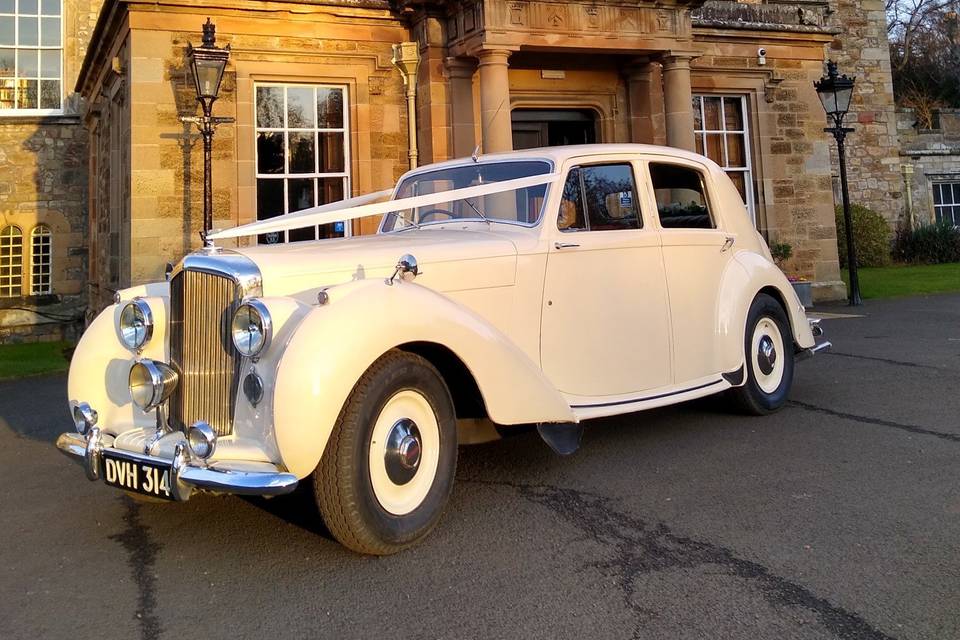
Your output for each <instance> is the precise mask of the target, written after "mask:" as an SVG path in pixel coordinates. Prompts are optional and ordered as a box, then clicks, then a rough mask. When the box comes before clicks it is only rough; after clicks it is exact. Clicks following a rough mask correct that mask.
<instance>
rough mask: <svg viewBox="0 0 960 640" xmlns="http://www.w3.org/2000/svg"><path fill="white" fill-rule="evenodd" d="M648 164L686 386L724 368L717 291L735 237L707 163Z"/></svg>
mask: <svg viewBox="0 0 960 640" xmlns="http://www.w3.org/2000/svg"><path fill="white" fill-rule="evenodd" d="M646 166H647V169H648V176H647V179H646V180H645V181H644V182H645V184H646V186H647V188H648V197H649V198H652V200H653V202H654V203H655V206H656V216H657V224H658V225H659V227H660V238H661V243H662V247H663V249H662V250H663V262H664V267H665V269H666V274H667V288H668V290H669V292H670V318H671V330H672V335H673V367H674V381H675V382H676V384H678V385H682V384H684V383H689V382H693V381H699V380H701V379H702V378H704V377H706V376H710V375H716V374H717V373H722V372H720V371H718V369H719V366H720V365H719V353H720V352H719V345H720V340H721V336H720V335H719V333H718V323H717V317H718V309H719V305H720V303H721V301H720V300H719V297H718V296H719V291H720V283H721V281H722V278H723V274H724V271H725V270H726V269H727V267H728V265H729V263H730V260H731V258H732V256H733V251H732V248H733V245H734V242H735V241H736V237H735V235H733V234H731V233H729V232H728V231H725V230H724V229H723V228H722V221H721V220H720V217H719V216H718V215H717V212H716V211H715V209H714V206H713V205H712V201H711V198H710V190H709V189H710V184H711V183H710V180H709V174H708V172H707V171H706V169H705V167H702V166H700V165H698V164H696V163H692V162H688V161H682V160H672V159H671V160H669V161H659V160H656V161H650V162H649V163H647V165H646Z"/></svg>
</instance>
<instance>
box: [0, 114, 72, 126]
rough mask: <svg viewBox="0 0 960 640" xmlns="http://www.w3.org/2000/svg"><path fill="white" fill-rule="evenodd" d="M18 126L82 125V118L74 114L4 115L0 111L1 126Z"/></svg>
mask: <svg viewBox="0 0 960 640" xmlns="http://www.w3.org/2000/svg"><path fill="white" fill-rule="evenodd" d="M11 124H12V125H16V124H70V125H77V124H80V116H79V115H78V114H72V113H4V112H3V111H0V126H3V125H11Z"/></svg>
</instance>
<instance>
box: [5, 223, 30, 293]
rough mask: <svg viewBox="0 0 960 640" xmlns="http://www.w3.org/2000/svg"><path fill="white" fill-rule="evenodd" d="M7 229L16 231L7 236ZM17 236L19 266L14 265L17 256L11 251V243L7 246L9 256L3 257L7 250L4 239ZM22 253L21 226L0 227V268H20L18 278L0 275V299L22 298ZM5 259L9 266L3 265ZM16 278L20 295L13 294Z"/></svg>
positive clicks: (23, 248) (7, 225)
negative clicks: (18, 240)
mask: <svg viewBox="0 0 960 640" xmlns="http://www.w3.org/2000/svg"><path fill="white" fill-rule="evenodd" d="M7 229H14V230H15V231H16V233H15V234H13V235H10V236H7V235H6V233H5V232H6V231H7ZM17 236H19V238H20V254H19V258H20V264H19V265H16V264H15V262H16V260H17V257H18V256H17V254H16V253H15V252H14V251H13V242H12V241H11V243H10V245H9V246H10V255H9V256H5V255H3V254H4V250H5V249H6V248H7V247H6V243H5V239H6V238H8V237H9V238H14V237H17ZM24 251H25V247H24V240H23V228H22V227H21V226H19V225H16V224H6V225H3V226H0V266H8V267H10V268H11V269H12V268H13V267H14V266H19V267H20V274H19V276H12V275H11V276H4V275H0V298H20V297H22V296H23V295H24V292H23V266H24ZM7 259H9V261H10V264H9V265H5V264H3V262H4V261H5V260H7ZM18 278H19V289H20V293H14V292H13V291H14V289H15V288H17V286H18V282H17V279H18Z"/></svg>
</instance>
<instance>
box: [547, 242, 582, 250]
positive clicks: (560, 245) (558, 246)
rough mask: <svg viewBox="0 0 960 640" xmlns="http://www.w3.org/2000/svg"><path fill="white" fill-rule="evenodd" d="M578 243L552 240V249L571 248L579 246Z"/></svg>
mask: <svg viewBox="0 0 960 640" xmlns="http://www.w3.org/2000/svg"><path fill="white" fill-rule="evenodd" d="M579 246H580V245H578V244H576V243H574V242H554V243H553V248H554V249H573V248H574V247H579Z"/></svg>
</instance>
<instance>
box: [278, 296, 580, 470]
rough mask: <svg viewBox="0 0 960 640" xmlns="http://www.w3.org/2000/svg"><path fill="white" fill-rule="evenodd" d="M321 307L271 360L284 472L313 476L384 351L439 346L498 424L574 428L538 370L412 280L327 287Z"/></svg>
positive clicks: (505, 341)
mask: <svg viewBox="0 0 960 640" xmlns="http://www.w3.org/2000/svg"><path fill="white" fill-rule="evenodd" d="M327 293H328V296H329V302H328V303H327V304H326V305H323V306H320V307H316V308H315V309H313V310H312V311H310V312H309V313H308V314H307V315H306V316H305V317H304V318H303V320H302V321H301V322H300V324H299V326H298V327H297V330H296V332H295V334H294V335H293V336H292V337H291V338H290V341H289V343H288V344H287V347H286V349H285V351H284V353H283V355H282V357H281V359H280V362H279V366H278V367H277V378H276V385H275V387H274V399H273V406H274V428H275V433H276V440H277V446H278V449H279V452H280V455H281V458H282V460H283V464H284V466H285V467H286V468H287V469H288V470H289V471H290V472H291V473H293V474H295V475H296V476H297V477H298V478H303V477H305V476H306V475H308V474H309V473H311V472H312V471H313V469H314V468H315V467H316V465H317V463H318V462H319V461H320V457H321V456H322V455H323V451H324V448H325V447H326V443H327V440H328V439H329V437H330V433H331V432H332V430H333V427H334V424H335V423H336V421H337V417H338V416H339V415H340V412H341V410H342V408H343V406H344V403H345V402H346V400H347V397H348V396H349V394H350V392H351V391H352V390H353V387H354V385H355V384H356V382H357V380H358V379H359V378H360V376H361V375H363V373H364V372H365V371H366V370H367V369H368V368H369V367H370V365H372V364H373V363H374V362H375V361H376V360H377V359H378V358H379V357H380V356H382V355H383V354H384V353H386V352H387V351H389V350H390V349H393V348H396V347H399V346H402V345H404V344H407V343H411V342H427V343H436V344H440V345H442V346H444V347H446V348H447V349H449V350H450V351H451V352H453V353H454V354H455V355H456V356H457V357H458V358H460V360H461V361H462V362H463V363H464V364H465V365H466V367H467V369H468V370H469V371H470V373H471V374H472V375H473V377H474V379H475V380H476V382H477V387H478V388H479V390H480V394H481V395H482V397H483V401H484V403H485V405H486V409H487V412H488V414H489V417H490V419H491V420H492V421H493V422H495V423H498V424H523V423H532V422H574V421H575V420H576V419H575V417H574V416H573V413H572V412H571V410H570V407H569V406H568V405H567V403H566V402H565V401H564V399H563V398H562V397H561V395H560V394H559V392H557V390H556V389H555V388H554V387H553V386H552V385H551V384H550V383H549V382H548V381H547V379H546V378H545V377H544V375H543V373H542V371H541V370H540V368H539V367H538V366H537V365H536V364H534V362H533V361H532V360H531V359H530V358H529V357H527V355H526V354H525V353H523V351H521V350H520V349H519V348H518V347H517V346H516V345H515V344H514V343H513V342H512V341H511V340H510V339H509V338H507V337H506V336H505V335H504V334H503V333H502V332H500V331H499V330H498V329H496V328H495V327H493V326H492V325H490V324H489V323H488V322H487V321H486V320H484V319H483V318H481V317H480V316H478V315H476V314H475V313H473V312H472V311H470V310H469V309H467V308H465V307H463V306H461V305H458V304H457V303H455V302H453V301H452V300H450V299H449V298H447V297H445V296H443V295H441V294H439V293H437V292H436V291H433V290H432V289H428V288H426V287H422V286H420V285H418V284H415V283H413V282H399V283H395V284H394V285H392V286H388V285H386V284H384V281H383V280H380V279H370V280H362V281H357V282H352V283H348V284H345V285H341V286H338V287H334V288H331V289H329V290H328V292H327Z"/></svg>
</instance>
